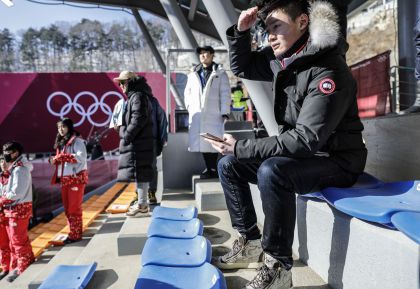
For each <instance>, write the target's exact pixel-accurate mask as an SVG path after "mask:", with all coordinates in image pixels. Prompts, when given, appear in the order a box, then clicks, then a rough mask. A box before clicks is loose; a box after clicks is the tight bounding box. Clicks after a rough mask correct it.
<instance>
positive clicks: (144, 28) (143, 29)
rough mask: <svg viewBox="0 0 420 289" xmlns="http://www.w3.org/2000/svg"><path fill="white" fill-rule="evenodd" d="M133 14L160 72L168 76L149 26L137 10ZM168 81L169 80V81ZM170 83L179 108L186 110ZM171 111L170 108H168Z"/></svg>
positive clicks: (171, 83)
mask: <svg viewBox="0 0 420 289" xmlns="http://www.w3.org/2000/svg"><path fill="white" fill-rule="evenodd" d="M131 12H132V13H133V15H134V18H135V19H136V21H137V24H138V25H139V28H140V31H141V32H142V34H143V37H144V38H145V39H146V42H147V44H148V45H149V47H150V49H151V50H152V53H153V55H154V56H155V58H156V61H157V62H158V64H159V67H160V70H161V71H162V73H163V74H164V75H166V66H165V63H164V62H163V59H162V56H160V53H159V50H158V49H157V47H156V45H155V43H154V41H153V38H152V36H151V35H150V33H149V31H148V30H147V26H146V24H145V23H144V21H143V19H142V18H141V16H140V13H139V11H138V10H137V9H134V8H132V9H131ZM167 81H168V80H167ZM169 81H170V86H169V87H170V89H171V92H172V94H173V96H174V98H175V102H176V105H177V107H179V108H180V109H185V104H184V100H183V99H182V98H181V97H180V96H179V93H178V90H177V89H176V86H175V85H174V84H173V81H172V79H171V78H170V77H169ZM167 109H170V108H167Z"/></svg>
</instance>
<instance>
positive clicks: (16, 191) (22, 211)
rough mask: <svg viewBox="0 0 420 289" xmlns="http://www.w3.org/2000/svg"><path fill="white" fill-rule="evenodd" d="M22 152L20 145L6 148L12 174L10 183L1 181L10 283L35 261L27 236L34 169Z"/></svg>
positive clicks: (1, 201) (6, 157)
mask: <svg viewBox="0 0 420 289" xmlns="http://www.w3.org/2000/svg"><path fill="white" fill-rule="evenodd" d="M22 153H23V147H22V145H21V144H19V143H17V142H8V143H6V144H5V145H3V157H4V160H5V162H6V163H7V167H8V169H7V170H8V172H9V175H8V179H7V180H6V179H3V180H2V183H3V184H2V188H1V192H2V195H1V198H0V206H1V207H2V210H3V213H4V215H3V216H4V217H3V218H4V219H3V221H4V224H5V226H6V231H7V237H8V239H9V248H10V253H8V252H7V250H6V254H5V258H6V261H7V258H8V257H7V254H10V262H9V266H7V264H4V269H5V270H9V271H10V270H11V272H9V276H8V277H7V281H9V282H13V281H14V280H15V279H16V278H17V277H18V276H19V275H20V274H22V273H23V271H25V270H26V268H28V266H29V265H30V264H31V263H32V262H33V261H34V259H35V258H34V254H33V253H32V247H31V242H30V240H29V237H28V224H29V219H30V218H31V217H32V176H31V171H32V169H33V166H32V164H31V163H29V162H28V160H27V159H26V157H25V156H23V155H22ZM6 177H7V174H6ZM5 263H6V262H5ZM7 267H8V268H7Z"/></svg>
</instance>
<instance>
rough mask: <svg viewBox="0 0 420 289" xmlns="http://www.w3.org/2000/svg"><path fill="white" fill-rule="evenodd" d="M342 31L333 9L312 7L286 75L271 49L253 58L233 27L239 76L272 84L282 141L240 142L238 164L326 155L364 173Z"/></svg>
mask: <svg viewBox="0 0 420 289" xmlns="http://www.w3.org/2000/svg"><path fill="white" fill-rule="evenodd" d="M314 15H315V16H314ZM314 17H315V18H314ZM316 17H318V18H319V19H317V18H316ZM339 30H340V26H339V25H338V23H337V17H336V14H335V13H334V11H333V10H332V7H331V5H329V4H326V3H322V2H321V3H320V4H314V5H312V10H311V15H310V27H309V35H306V38H305V36H303V37H302V38H301V39H300V40H299V41H302V40H303V43H304V41H306V40H307V43H306V45H305V46H304V48H303V49H302V50H301V51H300V52H299V53H297V55H296V58H295V59H294V61H293V62H292V63H291V64H289V65H288V66H286V68H285V69H283V67H284V66H282V65H281V64H280V61H279V60H277V59H275V57H274V54H273V51H272V49H271V47H268V48H265V49H263V50H261V51H254V52H251V49H250V47H251V45H250V44H251V36H250V33H249V31H244V32H239V31H237V30H236V27H235V26H233V27H230V28H229V29H228V30H227V37H228V41H229V53H230V61H231V69H232V71H233V72H234V73H235V75H237V76H239V77H242V78H245V79H251V80H260V81H268V80H269V79H273V93H274V114H275V118H276V121H277V123H278V125H279V135H278V136H272V137H268V138H263V139H252V140H251V139H248V140H239V141H237V143H236V146H235V155H236V157H237V158H238V159H240V160H254V159H260V160H263V159H266V158H269V157H272V156H286V157H292V158H310V157H312V156H314V155H315V154H322V155H328V156H329V157H330V158H331V159H332V160H333V161H335V162H336V163H338V164H339V165H340V166H341V167H342V168H343V169H345V170H347V171H349V172H352V173H356V174H358V173H361V172H363V170H364V166H365V162H366V157H367V150H366V148H365V145H364V142H363V139H362V130H363V124H362V123H361V121H360V118H359V116H358V108H357V101H356V93H357V85H356V81H355V80H354V78H353V76H352V74H351V71H350V69H349V67H348V66H347V64H346V62H345V59H344V58H343V55H344V54H345V51H346V50H347V48H348V45H347V43H346V42H345V41H344V39H343V38H341V37H340V32H339ZM308 36H309V39H307V38H308ZM254 97H257V96H254Z"/></svg>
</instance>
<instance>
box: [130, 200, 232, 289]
mask: <svg viewBox="0 0 420 289" xmlns="http://www.w3.org/2000/svg"><path fill="white" fill-rule="evenodd" d="M197 214H198V212H197V208H195V207H187V208H183V209H177V208H169V207H156V208H155V209H154V210H153V214H152V222H151V224H150V226H149V229H148V232H147V237H148V239H147V241H146V244H145V245H144V248H143V252H142V256H141V265H142V269H141V271H140V274H139V276H138V279H137V282H136V285H135V289H140V288H148V289H154V288H159V289H173V288H180V289H196V288H200V289H226V281H225V278H224V276H223V274H222V273H221V272H220V271H219V270H218V269H217V268H216V267H214V266H213V265H211V264H210V261H211V245H210V242H209V241H208V240H207V239H206V238H204V237H203V236H202V235H203V224H202V222H201V221H200V220H199V219H198V218H197Z"/></svg>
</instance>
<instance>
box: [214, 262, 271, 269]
mask: <svg viewBox="0 0 420 289" xmlns="http://www.w3.org/2000/svg"><path fill="white" fill-rule="evenodd" d="M213 265H214V266H216V267H217V268H219V269H224V270H232V269H257V268H260V267H261V266H262V265H263V262H256V263H222V262H217V263H213Z"/></svg>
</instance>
